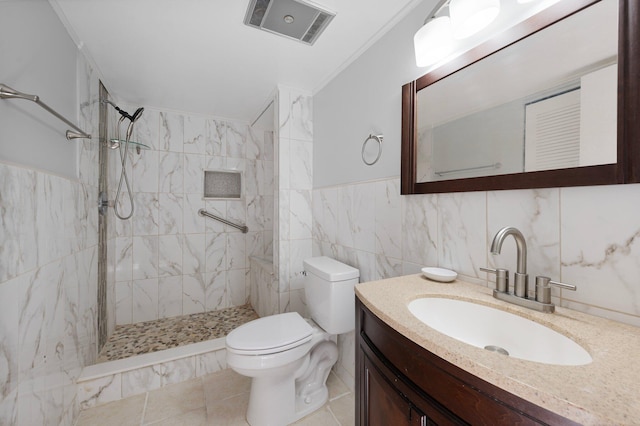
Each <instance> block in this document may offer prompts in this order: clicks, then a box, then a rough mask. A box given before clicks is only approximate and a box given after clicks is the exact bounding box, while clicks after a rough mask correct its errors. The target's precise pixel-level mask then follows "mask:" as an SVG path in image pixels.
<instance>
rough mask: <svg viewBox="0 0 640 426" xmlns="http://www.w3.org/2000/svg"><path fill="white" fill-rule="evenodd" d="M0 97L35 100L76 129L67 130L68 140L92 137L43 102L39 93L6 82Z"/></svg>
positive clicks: (1, 89) (0, 89)
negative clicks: (28, 92) (32, 92)
mask: <svg viewBox="0 0 640 426" xmlns="http://www.w3.org/2000/svg"><path fill="white" fill-rule="evenodd" d="M0 99H26V100H28V101H31V102H35V103H37V104H38V105H40V106H41V107H42V108H44V109H45V110H46V111H47V112H49V113H50V114H52V115H54V116H55V117H56V118H58V119H59V120H61V121H63V122H64V123H65V124H67V126H70V127H72V128H73V129H74V130H75V131H72V130H67V133H66V134H65V136H66V137H67V139H68V140H71V139H78V138H82V139H91V135H90V134H88V133H85V132H83V131H82V129H80V128H79V127H78V126H76V125H75V124H73V123H72V122H71V121H69V120H67V119H66V118H64V117H63V116H62V115H60V114H59V113H58V112H57V111H56V110H54V109H53V108H51V107H50V106H49V105H47V104H45V103H44V102H42V101H41V100H40V97H39V96H38V95H28V94H26V93H22V92H18V91H17V90H15V89H12V88H11V87H9V86H6V85H4V84H0Z"/></svg>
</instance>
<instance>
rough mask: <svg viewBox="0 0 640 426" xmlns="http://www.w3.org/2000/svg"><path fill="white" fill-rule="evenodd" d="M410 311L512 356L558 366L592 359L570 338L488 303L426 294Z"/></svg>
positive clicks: (440, 328)
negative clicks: (490, 305) (482, 303)
mask: <svg viewBox="0 0 640 426" xmlns="http://www.w3.org/2000/svg"><path fill="white" fill-rule="evenodd" d="M409 311H411V313H412V314H413V315H414V316H415V317H416V318H418V319H419V320H420V321H422V322H423V323H425V324H426V325H428V326H429V327H431V328H433V329H435V330H437V331H439V332H440V333H442V334H446V335H447V336H449V337H453V338H454V339H457V340H459V341H461V342H464V343H467V344H469V345H473V346H476V347H479V348H485V349H488V350H494V351H496V352H500V353H503V354H505V353H504V352H503V351H506V352H508V355H509V356H511V357H513V358H520V359H524V360H528V361H534V362H541V363H544V364H555V365H584V364H589V363H590V362H591V360H592V359H591V355H589V353H588V352H587V351H586V350H584V348H583V347H582V346H580V345H578V344H577V343H576V342H574V341H573V340H571V339H569V338H568V337H566V336H563V335H562V334H560V333H558V332H556V331H554V330H552V329H550V328H548V327H545V326H544V325H542V324H539V323H537V322H535V321H531V320H528V319H526V318H523V317H520V316H518V315H514V314H511V313H509V312H505V311H501V310H499V309H494V308H490V307H488V306H484V305H479V304H476V303H470V302H465V301H463V300H456V299H445V298H439V297H425V298H421V299H416V300H414V301H412V302H411V303H409ZM549 315H552V314H549ZM505 355H506V354H505Z"/></svg>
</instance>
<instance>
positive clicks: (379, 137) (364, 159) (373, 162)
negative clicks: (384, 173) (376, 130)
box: [362, 135, 384, 166]
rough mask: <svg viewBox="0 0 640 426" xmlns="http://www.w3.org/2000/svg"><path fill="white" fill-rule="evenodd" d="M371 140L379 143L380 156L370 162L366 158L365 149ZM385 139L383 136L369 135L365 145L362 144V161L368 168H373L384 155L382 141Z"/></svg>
mask: <svg viewBox="0 0 640 426" xmlns="http://www.w3.org/2000/svg"><path fill="white" fill-rule="evenodd" d="M371 139H373V140H374V141H376V142H378V155H377V156H376V159H375V160H373V161H371V162H369V161H367V159H366V158H365V157H364V151H365V149H366V147H367V142H369V141H370V140H371ZM383 139H384V136H383V135H369V137H368V138H367V139H365V140H364V143H363V144H362V161H364V164H366V165H367V166H372V165H374V164H376V163H377V162H378V160H379V159H380V156H381V155H382V140H383Z"/></svg>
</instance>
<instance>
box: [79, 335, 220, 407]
mask: <svg viewBox="0 0 640 426" xmlns="http://www.w3.org/2000/svg"><path fill="white" fill-rule="evenodd" d="M226 368H227V363H226V349H225V338H224V337H220V338H217V339H213V340H208V341H205V342H198V343H192V344H189V345H184V346H178V347H176V348H171V349H165V350H163V351H158V352H153V353H148V354H142V355H137V356H134V357H130V358H126V359H119V360H114V361H107V362H102V363H99V364H94V365H89V366H86V367H85V368H83V369H82V372H81V373H80V376H79V377H78V379H77V380H76V384H77V386H78V402H79V404H80V407H81V409H86V408H91V407H95V406H98V405H102V404H105V403H107V402H113V401H118V400H120V399H122V398H127V397H129V396H132V395H137V394H140V393H145V392H148V391H151V390H155V389H159V388H161V387H164V386H166V385H170V384H175V383H180V382H184V381H186V380H190V379H194V378H197V377H201V376H204V375H206V374H210V373H213V372H216V371H220V370H224V369H226Z"/></svg>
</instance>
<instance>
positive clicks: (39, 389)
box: [0, 55, 98, 425]
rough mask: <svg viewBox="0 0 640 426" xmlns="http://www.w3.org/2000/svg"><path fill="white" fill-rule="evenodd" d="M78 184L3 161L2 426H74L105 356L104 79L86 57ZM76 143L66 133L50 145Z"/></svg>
mask: <svg viewBox="0 0 640 426" xmlns="http://www.w3.org/2000/svg"><path fill="white" fill-rule="evenodd" d="M77 75H78V83H79V84H78V96H79V102H80V108H79V112H80V114H79V118H80V119H79V127H80V128H82V129H84V130H85V131H86V132H88V133H90V134H92V136H93V139H92V140H76V141H74V142H72V143H76V144H78V151H77V152H78V160H79V163H78V164H79V167H78V179H68V178H63V177H59V176H56V175H53V174H50V173H47V172H42V171H38V170H34V169H29V168H23V167H20V166H17V165H10V164H6V163H1V162H0V219H1V220H0V223H1V226H0V241H2V244H0V424H3V425H4V424H6V425H10V424H20V425H36V424H38V425H48V424H52V425H71V424H73V422H74V421H75V417H76V416H77V413H78V410H79V408H78V402H77V395H76V386H75V379H76V378H77V377H78V376H79V374H80V371H81V369H82V367H84V366H85V365H88V364H91V363H92V362H93V361H94V360H95V358H96V355H97V327H96V318H95V315H96V299H97V294H96V292H97V285H96V283H97V242H98V241H97V239H98V230H97V223H98V215H97V209H95V208H94V206H95V205H96V203H97V184H98V176H97V171H98V144H97V143H96V138H97V133H98V132H97V123H98V117H97V111H98V108H97V100H98V80H97V77H96V76H95V74H94V72H93V70H92V69H91V67H90V66H89V65H88V64H87V63H86V61H85V60H84V58H83V57H82V55H78V61H77ZM45 142H46V143H52V144H67V143H69V142H67V141H66V140H65V139H64V136H63V135H60V136H59V137H57V138H55V139H52V140H51V141H45Z"/></svg>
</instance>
